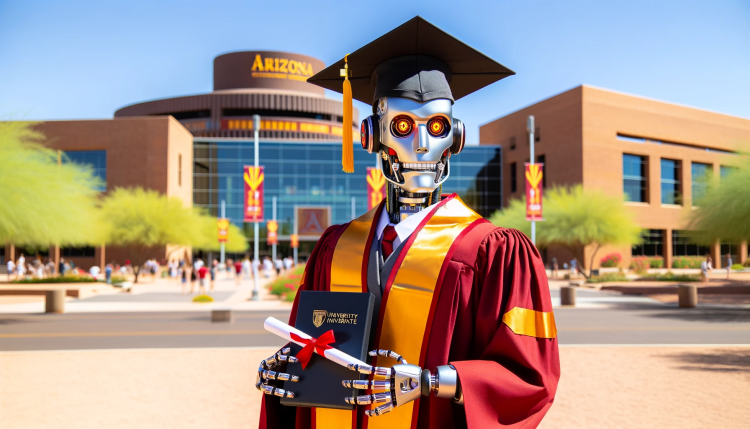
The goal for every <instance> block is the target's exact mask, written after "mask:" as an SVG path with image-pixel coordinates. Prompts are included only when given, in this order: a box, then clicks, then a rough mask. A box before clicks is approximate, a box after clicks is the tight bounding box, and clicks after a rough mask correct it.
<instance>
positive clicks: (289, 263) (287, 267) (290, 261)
mask: <svg viewBox="0 0 750 429" xmlns="http://www.w3.org/2000/svg"><path fill="white" fill-rule="evenodd" d="M292 265H294V260H293V259H292V257H291V256H287V257H286V258H284V270H286V271H287V272H288V271H289V270H291V269H292Z"/></svg>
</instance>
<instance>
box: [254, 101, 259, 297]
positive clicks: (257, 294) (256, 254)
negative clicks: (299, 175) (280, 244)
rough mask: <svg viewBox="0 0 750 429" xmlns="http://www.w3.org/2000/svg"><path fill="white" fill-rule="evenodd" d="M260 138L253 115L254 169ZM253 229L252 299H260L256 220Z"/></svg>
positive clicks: (256, 119) (256, 167)
mask: <svg viewBox="0 0 750 429" xmlns="http://www.w3.org/2000/svg"><path fill="white" fill-rule="evenodd" d="M259 139H260V115H253V140H254V145H255V171H258V164H259V162H258V161H259V159H258V157H259V156H260V151H259V150H258V140H259ZM254 223H255V226H254V230H253V284H254V288H253V301H260V285H259V284H258V271H259V270H258V268H257V267H258V265H259V264H260V259H258V253H259V251H260V250H259V247H258V235H260V226H259V225H258V221H257V220H256V221H255V222H254Z"/></svg>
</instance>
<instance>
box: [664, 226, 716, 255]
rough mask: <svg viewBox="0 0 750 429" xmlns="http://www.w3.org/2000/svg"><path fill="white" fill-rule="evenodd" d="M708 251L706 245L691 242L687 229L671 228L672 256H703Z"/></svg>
mask: <svg viewBox="0 0 750 429" xmlns="http://www.w3.org/2000/svg"><path fill="white" fill-rule="evenodd" d="M708 253H709V248H708V247H707V246H699V245H697V244H694V243H692V242H691V240H690V235H689V232H688V231H680V230H676V229H673V230H672V255H673V256H705V255H706V254H708Z"/></svg>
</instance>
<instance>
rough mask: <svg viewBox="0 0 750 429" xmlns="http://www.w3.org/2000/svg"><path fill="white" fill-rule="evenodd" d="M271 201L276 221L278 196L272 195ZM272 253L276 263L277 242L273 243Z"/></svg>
mask: <svg viewBox="0 0 750 429" xmlns="http://www.w3.org/2000/svg"><path fill="white" fill-rule="evenodd" d="M271 201H272V203H273V220H274V222H275V221H276V197H272V198H271ZM271 254H272V255H273V263H274V265H275V264H276V243H273V246H272V250H271Z"/></svg>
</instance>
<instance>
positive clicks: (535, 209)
mask: <svg viewBox="0 0 750 429" xmlns="http://www.w3.org/2000/svg"><path fill="white" fill-rule="evenodd" d="M543 174H544V164H529V163H526V220H544V219H543V218H542V177H543Z"/></svg>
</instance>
